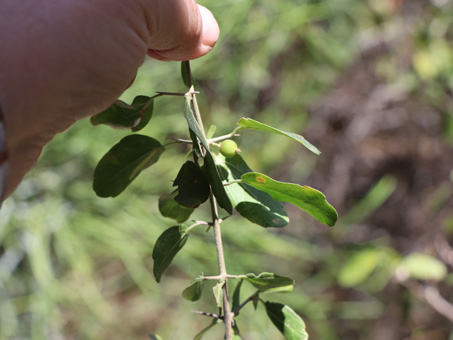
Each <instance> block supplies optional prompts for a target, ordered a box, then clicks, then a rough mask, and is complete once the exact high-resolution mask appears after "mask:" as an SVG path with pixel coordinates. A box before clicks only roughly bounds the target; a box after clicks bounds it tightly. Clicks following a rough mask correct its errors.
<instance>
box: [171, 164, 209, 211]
mask: <svg viewBox="0 0 453 340" xmlns="http://www.w3.org/2000/svg"><path fill="white" fill-rule="evenodd" d="M173 186H178V192H179V193H178V195H177V196H176V197H175V201H176V202H177V203H178V204H180V205H182V206H184V207H188V208H196V207H198V206H199V205H200V204H202V203H204V202H206V200H207V199H208V198H209V195H210V194H211V189H210V187H209V183H208V180H207V179H206V176H205V173H204V172H203V171H202V170H201V169H200V167H199V166H198V165H196V164H195V163H194V162H190V161H187V162H186V163H184V164H183V166H182V167H181V170H179V173H178V175H177V176H176V179H175V181H174V183H173Z"/></svg>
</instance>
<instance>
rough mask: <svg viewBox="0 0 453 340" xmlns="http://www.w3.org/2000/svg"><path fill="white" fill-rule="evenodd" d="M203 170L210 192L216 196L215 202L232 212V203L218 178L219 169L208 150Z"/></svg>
mask: <svg viewBox="0 0 453 340" xmlns="http://www.w3.org/2000/svg"><path fill="white" fill-rule="evenodd" d="M203 170H204V171H205V173H206V175H207V176H208V179H209V184H210V185H211V189H212V193H213V194H214V196H215V197H216V198H217V203H218V204H219V206H220V207H222V208H223V209H225V210H226V211H227V212H228V213H229V214H232V213H233V205H232V204H231V201H230V198H229V197H228V195H227V192H226V190H225V186H224V185H223V183H222V179H221V178H220V173H219V169H218V168H217V165H216V164H215V162H214V159H213V158H212V155H211V153H210V152H207V153H206V156H205V158H204V165H203Z"/></svg>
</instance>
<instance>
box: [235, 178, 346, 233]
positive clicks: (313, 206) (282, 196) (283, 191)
mask: <svg viewBox="0 0 453 340" xmlns="http://www.w3.org/2000/svg"><path fill="white" fill-rule="evenodd" d="M241 183H245V184H249V185H251V186H252V187H254V188H256V189H259V190H262V191H264V192H267V193H268V194H270V195H271V196H272V198H273V199H275V200H277V201H284V202H289V203H291V204H294V205H295V206H296V207H298V208H300V209H302V210H304V211H305V212H307V213H309V214H310V215H312V216H313V217H314V218H316V219H317V220H318V221H319V222H321V223H324V224H327V225H328V226H333V225H335V223H336V221H337V219H338V214H337V212H336V211H335V209H334V208H333V207H332V206H331V205H330V204H329V203H328V202H327V201H326V196H324V194H323V193H322V192H320V191H318V190H316V189H313V188H310V187H308V186H300V185H298V184H294V183H284V182H278V181H276V180H273V179H272V178H270V177H268V176H266V175H263V174H260V173H258V172H250V173H246V174H244V175H242V176H241Z"/></svg>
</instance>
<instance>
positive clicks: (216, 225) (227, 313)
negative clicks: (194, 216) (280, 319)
mask: <svg viewBox="0 0 453 340" xmlns="http://www.w3.org/2000/svg"><path fill="white" fill-rule="evenodd" d="M185 65H186V69H187V79H188V82H189V86H190V90H189V93H190V94H191V96H192V105H193V109H194V114H195V119H196V120H197V122H198V124H199V126H200V128H201V131H202V133H203V135H204V137H205V138H206V133H205V131H204V127H203V120H202V118H201V114H200V109H199V107H198V102H197V98H196V92H195V91H194V87H193V78H192V73H191V71H190V62H189V61H186V62H185ZM209 203H210V206H211V216H212V227H213V230H214V239H215V245H216V250H217V261H218V265H219V276H220V277H222V278H224V280H225V283H224V285H223V287H222V289H223V311H224V316H223V321H224V324H225V340H232V336H233V335H232V328H231V325H232V319H233V317H232V314H231V307H230V302H229V299H228V280H227V276H228V274H227V271H226V265H225V256H224V252H223V243H222V232H221V229H220V219H219V212H218V208H217V200H216V198H215V197H214V195H213V194H212V192H211V194H210V196H209Z"/></svg>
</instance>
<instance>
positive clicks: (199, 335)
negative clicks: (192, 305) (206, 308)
mask: <svg viewBox="0 0 453 340" xmlns="http://www.w3.org/2000/svg"><path fill="white" fill-rule="evenodd" d="M218 323H219V320H218V319H214V320H212V322H211V324H210V325H209V326H208V327H206V328H203V329H202V330H201V331H200V332H199V333H198V334H197V335H195V336H194V338H193V340H201V339H202V338H203V336H204V335H205V334H206V333H207V332H208V331H209V330H210V329H211V328H212V327H214V326H215V325H217V324H218Z"/></svg>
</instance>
